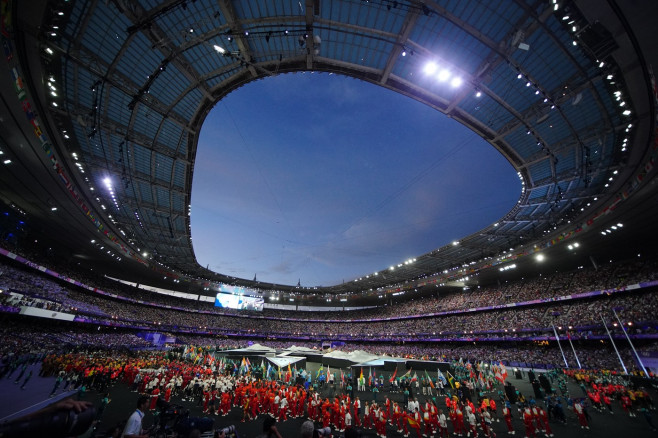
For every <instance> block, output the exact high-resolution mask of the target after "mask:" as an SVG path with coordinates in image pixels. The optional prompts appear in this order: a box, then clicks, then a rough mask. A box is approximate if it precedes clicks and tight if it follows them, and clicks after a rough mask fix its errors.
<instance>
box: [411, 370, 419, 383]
mask: <svg viewBox="0 0 658 438" xmlns="http://www.w3.org/2000/svg"><path fill="white" fill-rule="evenodd" d="M417 380H418V373H416V372H415V371H414V376H413V377H412V378H411V381H412V382H415V381H417Z"/></svg>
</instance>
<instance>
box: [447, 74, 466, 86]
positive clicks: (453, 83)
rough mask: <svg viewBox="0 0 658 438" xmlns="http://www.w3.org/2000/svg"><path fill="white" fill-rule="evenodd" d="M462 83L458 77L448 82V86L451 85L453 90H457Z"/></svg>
mask: <svg viewBox="0 0 658 438" xmlns="http://www.w3.org/2000/svg"><path fill="white" fill-rule="evenodd" d="M463 82H464V81H463V80H462V78H460V77H459V76H455V77H454V78H452V81H450V85H452V87H453V88H457V87H459V86H461V84H462V83H463Z"/></svg>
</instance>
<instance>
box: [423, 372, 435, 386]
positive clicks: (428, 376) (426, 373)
mask: <svg viewBox="0 0 658 438" xmlns="http://www.w3.org/2000/svg"><path fill="white" fill-rule="evenodd" d="M425 376H426V377H427V382H428V383H429V385H430V388H432V389H434V382H432V378H431V377H430V375H429V373H428V372H427V370H425Z"/></svg>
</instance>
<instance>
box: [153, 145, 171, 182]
mask: <svg viewBox="0 0 658 438" xmlns="http://www.w3.org/2000/svg"><path fill="white" fill-rule="evenodd" d="M173 165H174V159H173V158H171V157H167V156H166V155H162V154H159V153H157V152H156V153H155V178H156V179H159V180H162V181H167V182H169V181H170V180H171V169H172V167H173Z"/></svg>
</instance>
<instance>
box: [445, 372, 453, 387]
mask: <svg viewBox="0 0 658 438" xmlns="http://www.w3.org/2000/svg"><path fill="white" fill-rule="evenodd" d="M446 374H447V375H448V383H450V387H451V388H452V389H455V378H454V377H453V376H452V374H450V371H446Z"/></svg>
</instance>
